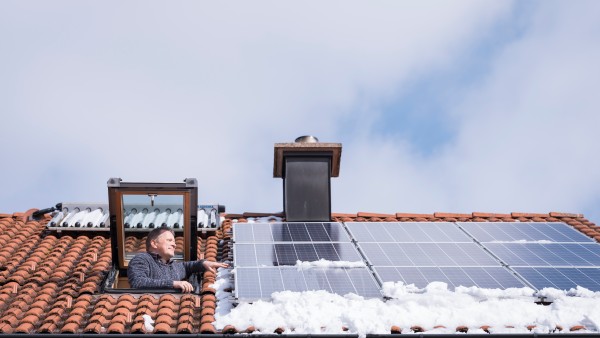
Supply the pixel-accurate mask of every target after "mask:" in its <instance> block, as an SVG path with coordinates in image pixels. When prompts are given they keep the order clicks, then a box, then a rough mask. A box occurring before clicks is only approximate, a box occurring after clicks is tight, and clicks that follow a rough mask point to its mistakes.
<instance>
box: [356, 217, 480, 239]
mask: <svg viewBox="0 0 600 338" xmlns="http://www.w3.org/2000/svg"><path fill="white" fill-rule="evenodd" d="M344 225H345V226H346V227H347V229H348V230H349V232H350V235H351V237H352V238H353V239H355V240H356V241H357V242H362V243H369V242H373V243H432V242H435V243H446V242H448V243H454V242H464V243H469V242H473V240H472V239H471V238H469V237H468V236H467V235H466V234H465V233H464V232H462V231H461V230H460V229H458V228H457V227H456V225H455V224H454V223H450V222H377V223H368V222H346V223H344Z"/></svg>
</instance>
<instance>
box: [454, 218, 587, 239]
mask: <svg viewBox="0 0 600 338" xmlns="http://www.w3.org/2000/svg"><path fill="white" fill-rule="evenodd" d="M456 224H457V225H458V226H459V227H460V228H462V229H463V230H464V231H466V232H467V233H468V234H469V235H470V236H471V237H473V238H474V239H475V240H477V241H478V242H480V243H485V242H541V241H545V242H557V243H594V240H593V239H591V238H589V237H587V236H586V235H584V234H582V233H581V232H579V231H577V230H576V229H574V228H572V227H570V226H569V225H567V224H565V223H562V222H457V223H456Z"/></svg>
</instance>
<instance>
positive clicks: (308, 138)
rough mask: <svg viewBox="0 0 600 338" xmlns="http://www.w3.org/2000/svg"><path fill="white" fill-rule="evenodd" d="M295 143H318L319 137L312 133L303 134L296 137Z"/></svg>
mask: <svg viewBox="0 0 600 338" xmlns="http://www.w3.org/2000/svg"><path fill="white" fill-rule="evenodd" d="M294 142H296V143H319V139H318V138H316V137H315V136H312V135H304V136H300V137H298V138H296V141H294Z"/></svg>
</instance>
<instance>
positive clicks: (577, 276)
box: [513, 267, 600, 292]
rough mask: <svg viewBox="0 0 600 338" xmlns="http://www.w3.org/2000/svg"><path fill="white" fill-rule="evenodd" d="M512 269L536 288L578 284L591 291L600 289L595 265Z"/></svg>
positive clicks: (599, 276)
mask: <svg viewBox="0 0 600 338" xmlns="http://www.w3.org/2000/svg"><path fill="white" fill-rule="evenodd" d="M513 269H514V270H515V271H516V272H517V273H518V274H519V275H520V276H521V277H522V278H524V279H525V280H527V281H528V282H529V283H531V284H532V285H533V286H534V287H535V288H536V289H538V290H541V289H543V288H546V287H553V288H556V289H559V290H570V289H571V288H575V287H576V286H578V285H579V286H581V287H584V288H587V289H589V290H591V291H596V292H598V291H600V268H597V267H591V268H590V267H587V268H581V267H577V268H556V267H514V268H513Z"/></svg>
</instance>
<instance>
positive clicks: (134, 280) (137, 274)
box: [127, 256, 174, 289]
mask: <svg viewBox="0 0 600 338" xmlns="http://www.w3.org/2000/svg"><path fill="white" fill-rule="evenodd" d="M150 264H152V263H151V262H148V261H147V260H145V259H144V258H143V257H140V256H135V257H133V259H132V260H131V261H129V267H128V268H127V278H128V279H129V285H130V286H131V287H132V288H135V289H151V288H157V289H159V288H160V289H164V288H172V287H173V286H174V285H173V281H172V280H169V279H155V278H150Z"/></svg>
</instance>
